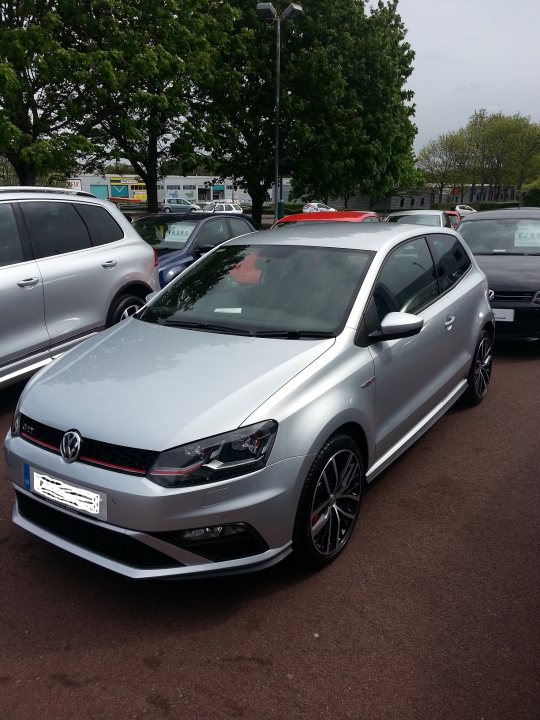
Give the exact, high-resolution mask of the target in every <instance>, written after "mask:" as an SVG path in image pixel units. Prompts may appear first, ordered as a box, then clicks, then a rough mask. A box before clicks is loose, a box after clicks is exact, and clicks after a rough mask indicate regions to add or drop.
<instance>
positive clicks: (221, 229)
mask: <svg viewBox="0 0 540 720" xmlns="http://www.w3.org/2000/svg"><path fill="white" fill-rule="evenodd" d="M228 239H229V229H228V227H227V221H226V220H225V218H219V219H217V218H216V219H215V220H214V219H212V220H208V222H206V223H205V224H204V225H203V226H202V228H201V229H200V231H199V235H198V236H197V248H199V247H201V246H202V245H212V246H214V245H219V244H220V243H222V242H225V240H228Z"/></svg>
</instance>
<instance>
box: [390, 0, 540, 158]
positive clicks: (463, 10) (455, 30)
mask: <svg viewBox="0 0 540 720" xmlns="http://www.w3.org/2000/svg"><path fill="white" fill-rule="evenodd" d="M398 12H399V14H400V15H401V18H402V20H403V22H404V24H405V27H406V28H407V31H408V32H407V40H408V42H409V43H410V44H411V46H412V48H413V50H414V51H415V53H416V57H415V60H414V71H413V74H412V76H411V78H410V80H409V87H410V89H411V90H413V91H414V94H415V97H414V102H415V104H416V117H415V120H414V122H415V124H416V126H417V127H418V135H417V137H416V141H415V150H416V151H417V152H418V150H420V148H422V147H423V146H424V145H426V143H428V142H429V141H430V140H434V139H436V138H437V137H438V136H439V135H440V134H441V133H443V132H447V131H449V130H450V131H453V130H459V128H462V127H464V126H465V125H466V124H467V121H468V119H469V117H470V116H471V115H472V114H473V112H474V111H475V110H479V109H480V108H486V110H487V111H488V112H490V113H493V112H502V113H504V114H505V115H513V114H515V113H521V115H524V116H527V117H530V118H531V120H532V121H533V122H540V0H399V4H398Z"/></svg>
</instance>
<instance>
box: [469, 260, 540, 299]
mask: <svg viewBox="0 0 540 720" xmlns="http://www.w3.org/2000/svg"><path fill="white" fill-rule="evenodd" d="M475 257H476V262H477V263H478V264H479V265H480V267H481V268H482V270H483V271H484V273H485V274H486V276H487V279H488V285H489V287H490V289H491V290H496V291H498V292H512V291H513V290H522V291H523V290H529V291H536V290H540V255H503V254H502V253H501V254H498V255H476V256H475Z"/></svg>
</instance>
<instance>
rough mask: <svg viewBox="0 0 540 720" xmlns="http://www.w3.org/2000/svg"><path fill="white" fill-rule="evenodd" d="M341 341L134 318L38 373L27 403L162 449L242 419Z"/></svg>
mask: <svg viewBox="0 0 540 720" xmlns="http://www.w3.org/2000/svg"><path fill="white" fill-rule="evenodd" d="M334 342H335V340H334V339H325V340H284V339H275V338H252V337H245V336H237V335H222V334H217V333H209V332H201V331H195V330H187V329H183V328H174V327H164V326H158V325H152V324H148V323H146V322H142V321H139V320H136V319H132V320H128V321H125V322H123V323H121V324H120V325H117V326H116V327H114V328H111V329H110V330H106V331H105V332H103V333H101V334H100V335H97V336H96V337H95V338H92V339H90V340H87V341H85V342H83V343H82V344H81V345H78V346H77V347H76V348H75V349H74V350H72V351H70V352H69V353H67V354H66V355H63V356H62V357H60V358H58V359H57V360H56V361H55V362H54V364H52V365H50V366H49V367H48V368H46V369H45V370H43V371H42V372H40V373H39V374H38V375H37V376H35V377H34V378H33V379H32V380H31V381H30V382H29V384H28V385H27V388H26V390H25V391H24V394H23V396H22V401H21V406H20V409H21V412H22V413H23V414H25V415H28V416H29V417H31V418H33V419H34V420H37V421H39V422H41V423H44V424H46V425H49V426H51V427H55V428H57V429H59V430H68V429H76V430H78V431H79V432H80V433H81V435H83V437H88V438H92V439H94V440H101V441H104V442H108V443H112V444H117V445H125V446H128V447H137V448H145V449H149V450H157V451H160V450H164V449H166V448H170V447H174V446H175V445H181V444H182V443H185V442H190V441H193V440H197V439H199V438H204V437H209V436H211V435H215V434H218V433H222V432H225V431H227V430H232V429H234V428H236V427H238V426H239V425H241V424H242V422H244V420H245V419H246V418H247V417H248V416H249V415H250V414H251V413H252V412H254V410H255V409H256V408H257V407H258V406H259V405H260V404H261V403H263V402H264V401H265V400H267V399H268V398H269V397H270V396H271V395H272V394H273V393H275V392H276V391H277V390H278V389H279V388H280V387H282V386H283V385H284V384H285V383H287V382H288V381H289V380H291V379H292V378H293V377H294V376H295V375H297V374H298V373H299V372H300V371H301V370H303V369H304V368H305V367H307V366H308V365H309V364H310V363H312V362H313V361H314V360H315V359H316V358H317V357H319V356H320V355H322V354H323V353H324V352H325V351H326V350H327V349H328V348H330V347H331V346H332V344H333V343H334ZM269 419H271V418H269Z"/></svg>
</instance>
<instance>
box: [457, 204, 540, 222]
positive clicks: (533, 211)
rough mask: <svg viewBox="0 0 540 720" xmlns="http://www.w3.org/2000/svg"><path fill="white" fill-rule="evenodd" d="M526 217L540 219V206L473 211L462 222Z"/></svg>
mask: <svg viewBox="0 0 540 720" xmlns="http://www.w3.org/2000/svg"><path fill="white" fill-rule="evenodd" d="M517 218H524V219H530V220H540V208H537V207H515V208H503V209H502V210H481V211H480V212H475V213H471V214H470V215H466V216H465V217H464V218H462V219H461V222H462V223H464V222H468V223H469V222H478V221H479V220H510V219H517Z"/></svg>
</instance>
